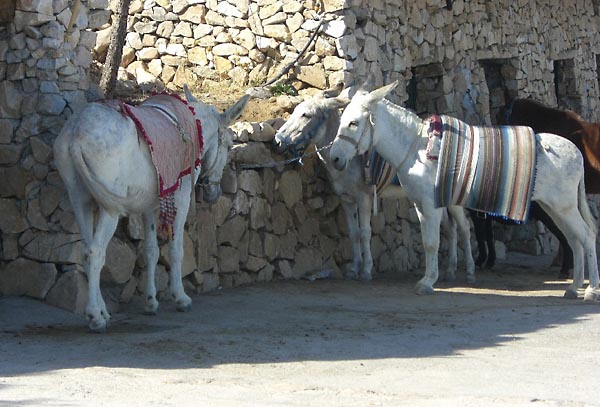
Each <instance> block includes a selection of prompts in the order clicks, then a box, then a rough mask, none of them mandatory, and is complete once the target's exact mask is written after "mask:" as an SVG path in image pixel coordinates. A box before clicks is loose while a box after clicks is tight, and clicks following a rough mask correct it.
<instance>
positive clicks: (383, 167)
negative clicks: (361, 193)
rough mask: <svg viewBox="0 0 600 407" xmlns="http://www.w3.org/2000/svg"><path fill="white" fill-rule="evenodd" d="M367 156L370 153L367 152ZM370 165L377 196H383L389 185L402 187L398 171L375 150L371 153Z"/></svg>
mask: <svg viewBox="0 0 600 407" xmlns="http://www.w3.org/2000/svg"><path fill="white" fill-rule="evenodd" d="M367 154H369V152H367ZM369 163H370V165H369V171H370V174H371V183H372V184H373V185H375V189H376V191H377V194H381V192H382V191H383V190H384V189H385V188H386V187H388V186H389V185H400V180H399V179H398V173H397V171H396V169H395V168H394V167H392V166H391V165H390V163H388V162H387V161H386V160H384V159H383V157H382V156H380V155H379V154H378V153H377V152H376V151H375V149H373V151H372V152H371V157H370V161H369Z"/></svg>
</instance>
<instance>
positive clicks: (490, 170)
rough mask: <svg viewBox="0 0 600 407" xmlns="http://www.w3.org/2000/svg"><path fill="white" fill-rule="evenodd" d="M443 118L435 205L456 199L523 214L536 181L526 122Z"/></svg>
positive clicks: (506, 214) (510, 215)
mask: <svg viewBox="0 0 600 407" xmlns="http://www.w3.org/2000/svg"><path fill="white" fill-rule="evenodd" d="M438 118H439V120H440V121H441V132H440V133H441V137H442V140H441V146H440V152H439V160H438V170H437V175H436V180H435V204H436V206H437V207H444V206H448V205H459V206H464V207H466V208H470V209H474V210H478V211H481V212H485V213H488V214H490V215H492V216H496V217H500V218H503V219H510V220H513V221H515V222H517V223H522V222H525V221H526V220H527V216H528V214H529V204H530V202H531V194H532V192H533V185H534V181H535V164H536V163H535V161H536V138H535V133H534V132H533V130H532V129H531V128H530V127H525V126H499V127H483V126H482V127H479V126H470V125H468V124H467V123H464V122H462V121H460V120H458V119H455V118H453V117H449V116H444V115H442V116H437V117H436V116H434V117H433V119H432V120H438Z"/></svg>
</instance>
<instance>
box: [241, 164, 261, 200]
mask: <svg viewBox="0 0 600 407" xmlns="http://www.w3.org/2000/svg"><path fill="white" fill-rule="evenodd" d="M237 186H238V188H240V189H241V190H242V191H245V192H247V193H248V194H250V195H257V194H262V192H263V189H262V183H261V179H260V175H259V173H258V172H257V171H254V170H246V171H240V172H239V173H238V176H237Z"/></svg>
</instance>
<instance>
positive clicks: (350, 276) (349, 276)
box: [344, 271, 358, 280]
mask: <svg viewBox="0 0 600 407" xmlns="http://www.w3.org/2000/svg"><path fill="white" fill-rule="evenodd" d="M357 278H358V273H357V272H356V271H349V272H347V273H344V280H356V279H357Z"/></svg>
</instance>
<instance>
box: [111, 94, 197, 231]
mask: <svg viewBox="0 0 600 407" xmlns="http://www.w3.org/2000/svg"><path fill="white" fill-rule="evenodd" d="M105 103H106V104H107V105H109V106H111V107H113V108H114V109H116V110H119V111H121V113H123V114H125V115H127V116H129V117H130V118H131V119H132V120H133V121H134V123H135V125H136V127H137V130H138V134H139V135H140V136H141V137H142V138H143V139H144V140H145V141H146V143H147V144H148V147H149V148H150V154H151V156H152V162H153V163H154V167H155V168H156V173H157V175H158V190H159V202H160V214H159V227H158V231H159V235H160V236H161V237H163V238H167V239H170V238H172V237H173V222H174V221H175V216H176V215H177V208H176V207H175V201H174V192H175V191H176V190H177V188H179V185H180V182H181V178H182V177H184V176H185V175H188V174H190V173H191V172H192V167H194V168H196V167H198V165H200V158H201V156H202V150H203V147H204V140H203V138H202V124H201V123H200V120H197V119H196V117H195V115H194V109H193V107H192V106H189V105H188V104H187V102H186V101H184V100H183V99H181V98H180V97H179V96H177V95H174V94H173V95H172V94H159V95H155V96H152V97H150V98H148V99H146V100H145V101H144V102H142V103H141V104H140V105H138V106H132V105H128V104H125V103H122V102H116V101H105ZM132 176H135V175H134V174H132Z"/></svg>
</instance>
